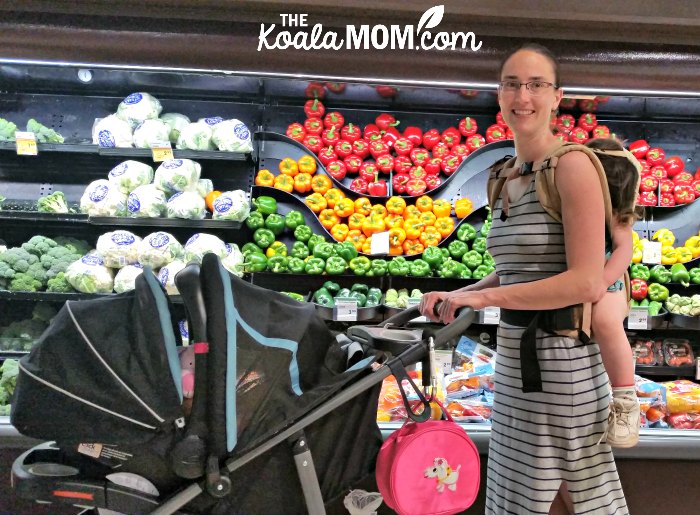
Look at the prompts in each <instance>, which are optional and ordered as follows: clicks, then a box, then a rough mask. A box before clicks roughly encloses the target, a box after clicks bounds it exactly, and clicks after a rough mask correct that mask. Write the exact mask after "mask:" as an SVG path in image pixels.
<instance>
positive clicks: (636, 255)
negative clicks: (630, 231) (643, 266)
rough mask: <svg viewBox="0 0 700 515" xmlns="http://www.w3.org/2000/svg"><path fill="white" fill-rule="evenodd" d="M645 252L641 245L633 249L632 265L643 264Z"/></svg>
mask: <svg viewBox="0 0 700 515" xmlns="http://www.w3.org/2000/svg"><path fill="white" fill-rule="evenodd" d="M643 255H644V250H643V249H642V246H641V245H635V246H634V247H633V248H632V263H641V262H642V256H643Z"/></svg>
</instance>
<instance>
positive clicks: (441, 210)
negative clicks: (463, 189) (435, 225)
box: [433, 198, 452, 218]
mask: <svg viewBox="0 0 700 515" xmlns="http://www.w3.org/2000/svg"><path fill="white" fill-rule="evenodd" d="M433 213H434V214H435V216H436V217H437V218H445V217H448V216H450V214H451V213H452V204H451V203H450V201H449V200H445V199H441V198H439V199H437V200H436V201H434V202H433Z"/></svg>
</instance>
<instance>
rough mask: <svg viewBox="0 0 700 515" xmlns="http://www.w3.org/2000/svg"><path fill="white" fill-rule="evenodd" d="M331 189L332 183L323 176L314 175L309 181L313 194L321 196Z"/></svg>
mask: <svg viewBox="0 0 700 515" xmlns="http://www.w3.org/2000/svg"><path fill="white" fill-rule="evenodd" d="M332 187H333V183H332V182H331V180H330V178H329V177H327V176H325V175H321V174H318V175H314V176H313V178H312V179H311V189H312V190H314V192H315V193H320V194H321V195H323V194H324V193H326V192H327V191H328V190H329V189H331V188H332Z"/></svg>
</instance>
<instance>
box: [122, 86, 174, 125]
mask: <svg viewBox="0 0 700 515" xmlns="http://www.w3.org/2000/svg"><path fill="white" fill-rule="evenodd" d="M162 110H163V106H161V105H160V101H159V100H158V99H157V98H155V97H154V96H152V95H149V94H148V93H143V92H141V93H132V94H131V95H129V96H128V97H126V98H125V99H124V100H122V101H121V103H120V104H119V107H117V116H118V117H119V118H121V119H122V120H124V121H125V122H127V123H128V124H129V125H130V126H131V128H132V129H135V128H136V127H137V126H138V125H139V124H140V123H141V122H143V121H145V120H155V119H157V118H158V116H160V112H161V111H162Z"/></svg>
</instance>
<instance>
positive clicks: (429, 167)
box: [423, 157, 442, 175]
mask: <svg viewBox="0 0 700 515" xmlns="http://www.w3.org/2000/svg"><path fill="white" fill-rule="evenodd" d="M423 168H425V171H426V173H427V174H428V175H439V174H440V170H442V159H440V158H439V157H432V158H430V161H428V162H427V163H425V166H423Z"/></svg>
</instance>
